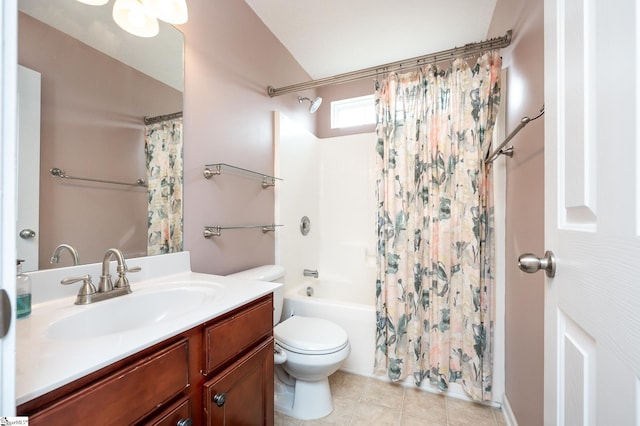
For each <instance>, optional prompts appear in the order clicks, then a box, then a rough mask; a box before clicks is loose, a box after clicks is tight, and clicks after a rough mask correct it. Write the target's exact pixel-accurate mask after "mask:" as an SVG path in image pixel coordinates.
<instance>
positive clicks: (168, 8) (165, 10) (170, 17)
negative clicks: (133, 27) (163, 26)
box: [142, 0, 189, 24]
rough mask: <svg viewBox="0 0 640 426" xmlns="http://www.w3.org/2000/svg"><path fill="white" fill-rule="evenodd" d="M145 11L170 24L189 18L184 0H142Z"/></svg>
mask: <svg viewBox="0 0 640 426" xmlns="http://www.w3.org/2000/svg"><path fill="white" fill-rule="evenodd" d="M142 4H143V5H144V8H145V10H146V11H147V13H149V14H151V15H153V16H155V17H156V18H158V19H161V20H163V21H165V22H168V23H170V24H184V23H185V22H187V19H189V11H188V10H187V2H186V0H142Z"/></svg>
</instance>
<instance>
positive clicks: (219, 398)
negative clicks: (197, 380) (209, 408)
mask: <svg viewBox="0 0 640 426" xmlns="http://www.w3.org/2000/svg"><path fill="white" fill-rule="evenodd" d="M213 402H215V403H216V405H217V406H218V407H222V406H223V405H224V403H225V402H227V394H226V393H224V392H222V393H217V394H215V395H214V396H213Z"/></svg>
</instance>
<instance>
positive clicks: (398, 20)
mask: <svg viewBox="0 0 640 426" xmlns="http://www.w3.org/2000/svg"><path fill="white" fill-rule="evenodd" d="M245 1H246V3H247V4H248V5H249V6H250V7H251V8H252V9H253V10H254V11H255V13H256V14H257V15H258V16H259V17H260V19H261V20H262V22H264V24H265V25H266V26H267V27H268V28H269V29H270V30H271V32H272V33H273V34H274V35H275V36H276V37H277V38H278V39H279V40H280V42H281V43H282V44H283V45H284V46H285V47H286V48H287V49H288V50H289V52H291V54H292V55H293V57H294V58H295V59H296V60H297V61H298V63H299V64H300V65H301V66H302V68H304V70H305V71H306V72H307V73H308V74H309V75H310V76H311V78H313V79H318V78H322V77H328V76H332V75H336V74H341V73H344V72H349V71H355V70H360V69H363V68H368V67H373V66H377V65H381V64H386V63H389V62H394V61H400V60H404V59H408V58H413V57H416V56H421V55H426V54H429V53H433V52H437V51H440V50H446V49H450V48H452V47H456V46H462V45H464V44H467V43H472V42H478V41H482V40H485V39H486V38H487V32H488V30H489V26H490V24H491V18H492V16H493V11H494V8H495V5H496V0H293V1H292V0H245Z"/></svg>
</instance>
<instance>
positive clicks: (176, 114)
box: [144, 111, 182, 126]
mask: <svg viewBox="0 0 640 426" xmlns="http://www.w3.org/2000/svg"><path fill="white" fill-rule="evenodd" d="M180 117H182V111H178V112H174V113H173V114H165V115H157V116H155V117H145V118H144V124H145V125H146V126H148V125H149V124H153V123H160V122H161V121H167V120H174V119H176V118H180Z"/></svg>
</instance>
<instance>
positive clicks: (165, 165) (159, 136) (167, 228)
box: [145, 118, 183, 255]
mask: <svg viewBox="0 0 640 426" xmlns="http://www.w3.org/2000/svg"><path fill="white" fill-rule="evenodd" d="M145 153H146V158H147V181H148V182H149V193H148V194H149V210H148V235H147V237H148V239H147V254H149V255H153V254H164V253H173V252H178V251H182V229H183V223H182V222H183V220H182V180H183V160H182V118H177V119H173V120H167V121H162V122H159V123H154V124H150V125H148V126H147V127H146V128H145Z"/></svg>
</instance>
